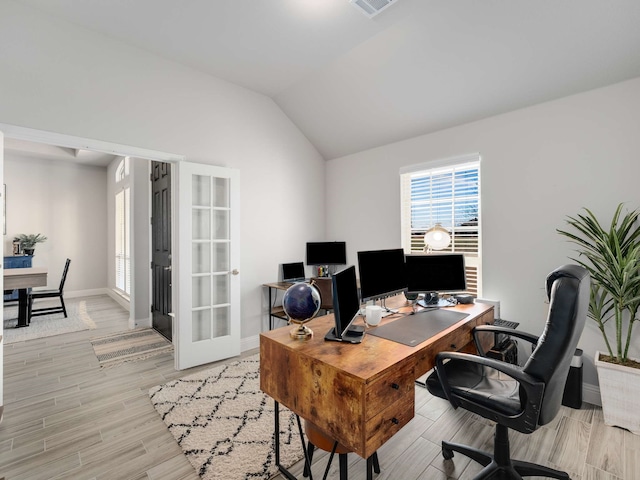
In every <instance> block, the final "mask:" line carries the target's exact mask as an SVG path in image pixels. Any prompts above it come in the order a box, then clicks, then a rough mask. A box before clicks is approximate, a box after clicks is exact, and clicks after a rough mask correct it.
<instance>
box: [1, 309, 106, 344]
mask: <svg viewBox="0 0 640 480" xmlns="http://www.w3.org/2000/svg"><path fill="white" fill-rule="evenodd" d="M3 313H4V325H3V327H4V332H3V333H2V335H3V337H4V343H5V344H9V343H16V342H24V341H25V340H33V339H34V338H43V337H52V336H54V335H61V334H63V333H71V332H79V331H81V330H89V329H94V328H96V324H95V323H94V322H93V320H92V319H91V317H90V316H89V314H88V313H87V305H86V302H85V301H84V300H82V301H80V302H78V303H77V304H76V303H74V304H72V305H69V306H68V307H67V315H68V317H67V318H64V315H63V314H62V313H56V314H53V315H41V316H37V317H32V318H31V323H30V324H29V326H28V327H22V328H15V326H16V325H17V324H18V307H17V305H15V306H13V305H12V306H9V307H4V312H3Z"/></svg>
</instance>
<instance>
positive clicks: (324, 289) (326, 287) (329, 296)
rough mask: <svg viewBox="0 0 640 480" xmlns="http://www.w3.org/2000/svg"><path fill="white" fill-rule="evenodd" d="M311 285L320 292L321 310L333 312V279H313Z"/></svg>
mask: <svg viewBox="0 0 640 480" xmlns="http://www.w3.org/2000/svg"><path fill="white" fill-rule="evenodd" d="M311 284H312V285H314V286H315V287H316V288H317V289H318V292H320V310H324V311H325V313H329V312H330V311H331V310H333V285H332V283H331V277H313V278H312V279H311Z"/></svg>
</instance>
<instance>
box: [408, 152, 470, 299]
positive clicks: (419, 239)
mask: <svg viewBox="0 0 640 480" xmlns="http://www.w3.org/2000/svg"><path fill="white" fill-rule="evenodd" d="M480 166H481V158H480V154H470V155H464V156H459V157H454V158H448V159H443V160H435V161H432V162H427V163H423V164H419V165H411V166H407V167H404V168H402V169H401V170H400V192H401V202H400V204H401V235H402V247H403V249H404V251H405V252H406V253H421V252H423V251H424V240H423V236H424V231H425V230H426V229H428V228H431V227H433V226H434V225H435V224H436V223H440V224H442V226H443V227H444V228H446V229H447V230H448V231H449V232H450V233H451V244H450V245H449V247H447V248H446V249H445V250H443V252H459V253H463V254H464V256H465V266H466V270H467V289H468V291H469V293H471V294H473V295H475V296H477V297H481V296H482V254H481V252H482V235H481V231H482V229H481V218H482V217H481V204H480V198H481V168H480ZM469 168H477V182H478V183H477V193H476V194H473V193H470V192H468V191H466V192H464V194H462V193H461V194H460V195H456V194H455V190H454V189H455V182H454V181H453V178H455V173H456V172H460V171H462V170H467V169H469ZM442 174H444V175H445V176H446V174H453V177H452V187H451V188H452V195H451V196H448V197H439V198H434V197H428V199H423V200H422V201H421V202H418V201H417V200H416V199H415V198H414V199H413V200H414V202H413V204H412V189H411V186H412V179H418V178H424V177H434V176H436V177H437V176H438V175H442ZM452 200H453V201H452ZM456 200H458V202H457V203H458V206H460V204H461V203H462V202H464V203H465V204H468V203H469V202H470V203H471V205H472V206H473V205H474V201H475V202H476V203H475V206H476V209H477V210H476V212H475V213H476V215H475V217H477V225H473V224H471V225H469V223H470V222H469V220H471V217H470V218H456V215H457V214H456V209H455V205H456ZM418 203H421V207H422V208H423V209H425V207H426V210H427V211H428V213H429V214H430V215H431V214H432V215H433V216H432V217H431V219H430V220H428V221H427V222H426V223H425V224H424V225H417V226H414V225H412V206H415V205H417V204H418ZM443 203H444V204H446V208H447V209H448V210H449V209H450V212H448V213H447V214H444V215H440V216H439V215H438V208H435V207H438V206H442V204H443ZM431 205H433V206H434V209H433V210H429V209H430V206H431ZM463 223H467V225H462V224H463Z"/></svg>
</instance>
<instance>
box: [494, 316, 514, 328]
mask: <svg viewBox="0 0 640 480" xmlns="http://www.w3.org/2000/svg"><path fill="white" fill-rule="evenodd" d="M493 324H494V325H495V326H496V327H505V328H513V329H514V330H515V329H516V328H518V325H520V324H519V323H518V322H510V321H509V320H503V319H501V318H496V319H494V320H493Z"/></svg>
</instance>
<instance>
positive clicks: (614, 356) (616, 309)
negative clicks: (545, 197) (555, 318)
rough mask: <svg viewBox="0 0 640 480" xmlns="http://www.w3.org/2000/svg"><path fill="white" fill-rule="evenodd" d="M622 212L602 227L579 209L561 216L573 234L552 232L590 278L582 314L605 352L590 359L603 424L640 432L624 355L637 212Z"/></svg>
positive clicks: (637, 389)
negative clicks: (591, 323) (572, 246)
mask: <svg viewBox="0 0 640 480" xmlns="http://www.w3.org/2000/svg"><path fill="white" fill-rule="evenodd" d="M622 210H623V204H619V205H618V207H617V208H616V211H615V213H614V215H613V218H612V220H611V223H610V225H609V226H608V227H607V228H605V227H603V226H602V225H601V224H600V222H599V221H598V220H597V218H596V217H595V215H594V214H593V212H591V211H590V210H588V209H586V208H585V209H584V214H581V215H577V216H575V217H571V216H569V217H567V224H568V225H569V226H571V227H573V229H574V230H575V233H572V232H569V231H566V230H560V229H558V230H557V231H558V233H560V234H561V235H564V236H565V237H567V238H569V240H570V241H571V242H572V243H574V244H576V245H577V246H578V249H577V250H576V251H577V252H578V257H577V258H573V260H574V261H575V262H577V263H579V264H580V265H582V266H583V267H585V268H586V269H587V270H588V271H589V273H590V274H591V297H590V302H589V314H588V315H589V317H590V318H591V319H593V320H594V321H595V322H596V324H597V325H598V328H599V330H600V332H601V333H602V337H603V339H604V343H605V346H606V349H607V352H606V353H604V352H602V353H601V352H596V356H595V365H596V369H597V371H598V380H599V382H600V395H601V398H602V410H603V413H604V419H605V423H606V424H607V425H616V426H620V427H623V428H626V429H628V430H630V431H632V432H633V433H635V434H640V410H638V408H637V399H638V397H640V362H638V361H637V360H635V359H633V358H630V357H629V347H630V346H631V342H632V338H633V327H634V324H635V322H637V321H638V318H636V315H637V313H638V307H639V306H640V228H639V227H638V218H639V217H640V211H639V210H634V211H631V212H626V213H624V214H623V211H622ZM611 323H612V325H610V324H611ZM612 335H613V336H612Z"/></svg>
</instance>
